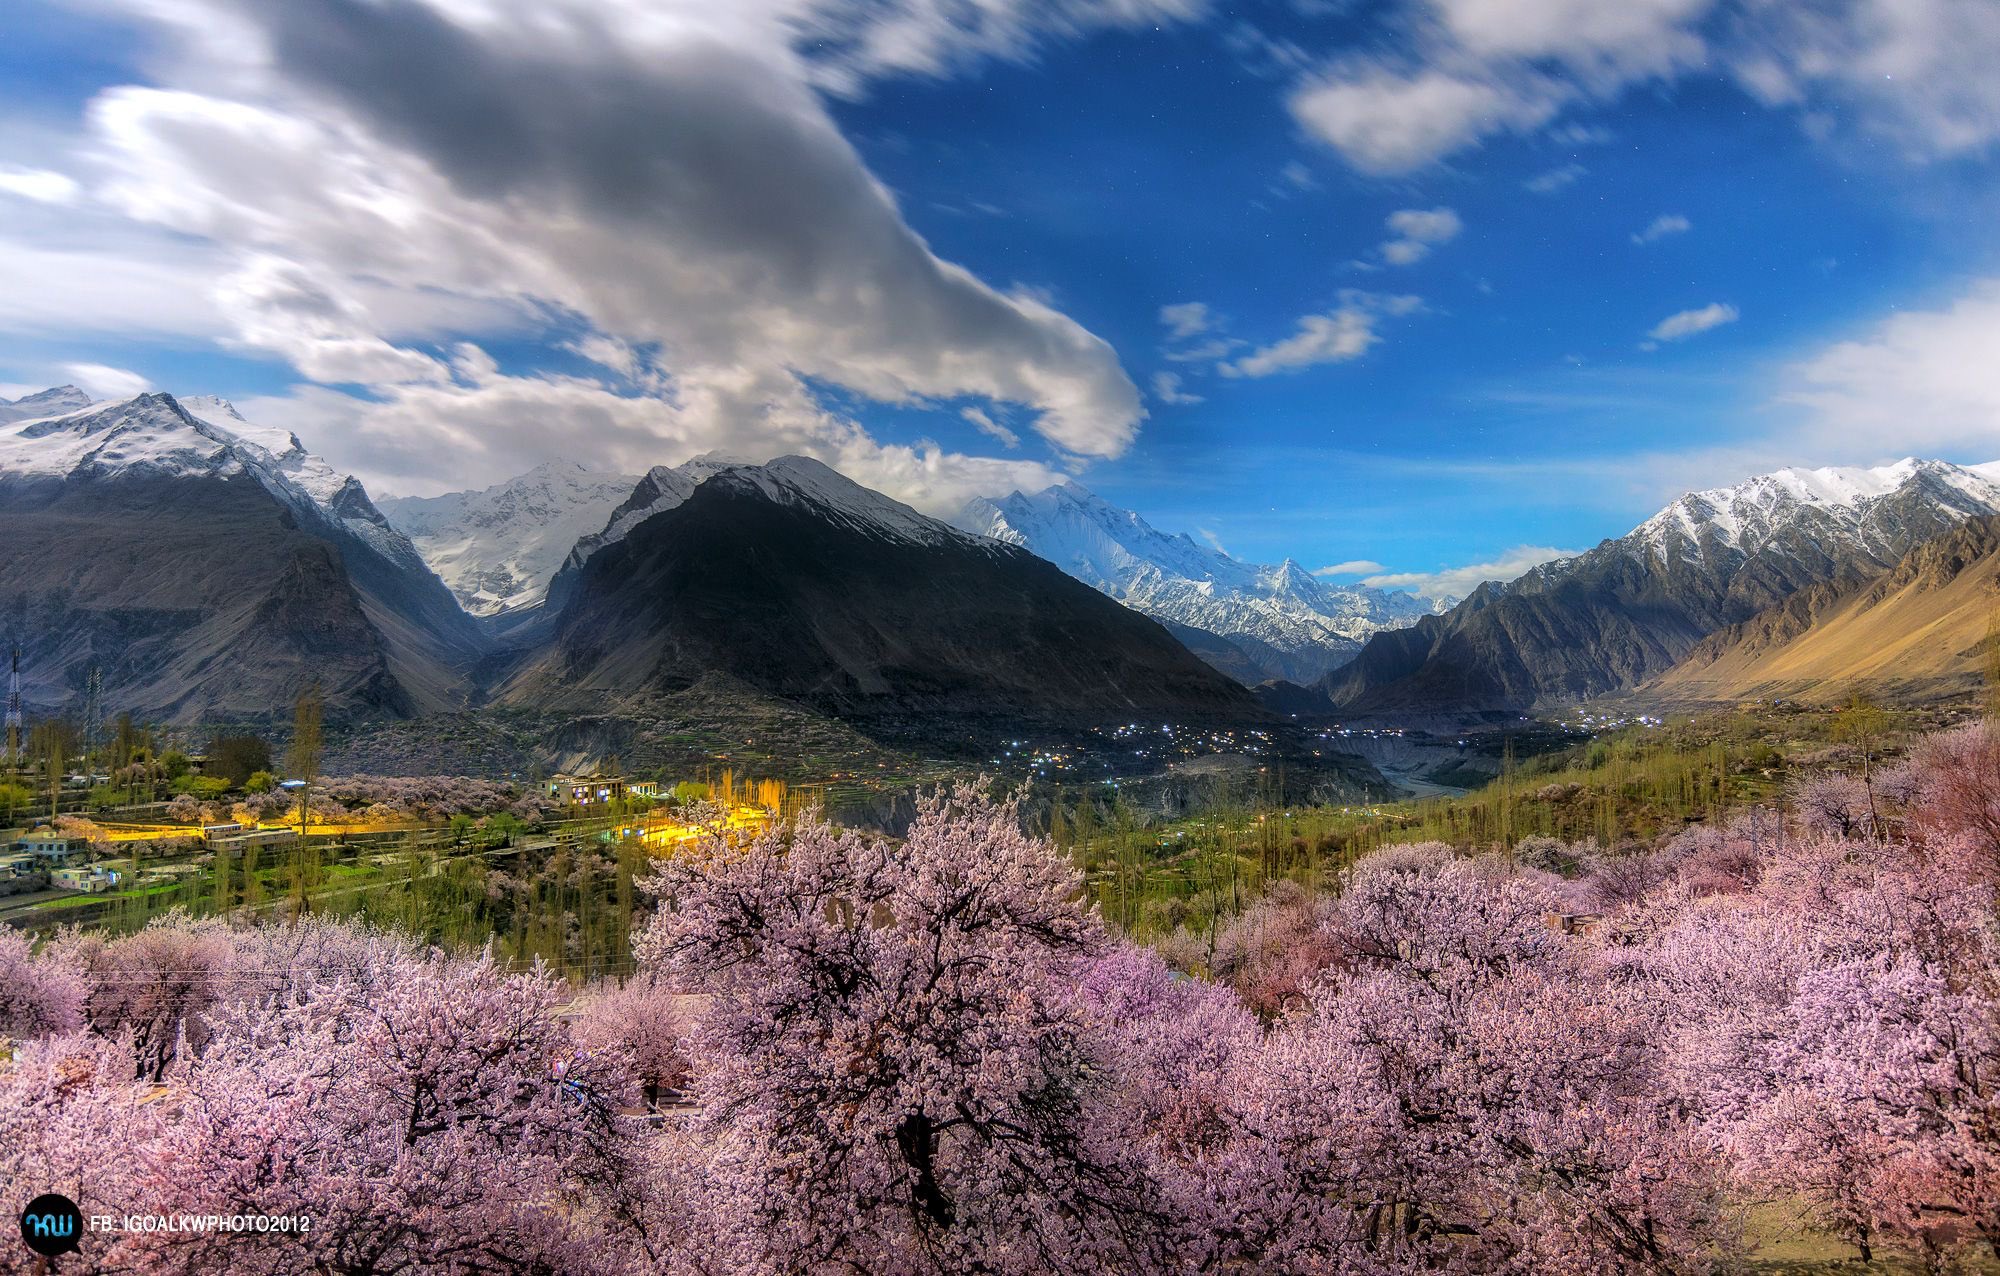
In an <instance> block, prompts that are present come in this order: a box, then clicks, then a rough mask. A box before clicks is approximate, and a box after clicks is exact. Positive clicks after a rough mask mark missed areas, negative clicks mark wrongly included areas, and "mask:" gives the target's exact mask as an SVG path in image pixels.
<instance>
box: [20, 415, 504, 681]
mask: <svg viewBox="0 0 2000 1276" xmlns="http://www.w3.org/2000/svg"><path fill="white" fill-rule="evenodd" d="M59 402H61V403H62V405H64V406H66V401H59ZM0 544H5V545H6V546H7V548H8V552H7V553H6V554H5V555H4V556H0V641H4V642H5V643H7V644H19V645H20V646H21V647H22V649H23V670H24V673H25V675H26V677H25V682H26V687H25V691H26V697H27V699H28V700H30V701H31V702H33V703H35V704H38V705H43V706H51V707H61V706H69V705H73V704H74V703H75V702H76V700H77V699H78V697H79V696H80V695H81V692H82V689H83V686H84V684H85V681H86V678H87V673H88V670H89V669H90V668H91V667H92V666H95V667H97V668H98V669H99V670H100V672H101V674H102V677H103V686H104V699H105V703H106V704H110V705H116V706H118V707H119V708H121V709H129V710H131V711H132V712H134V713H135V714H139V715H140V716H142V717H152V718H159V719H167V720H178V721H193V720H198V719H217V718H250V717H262V716H270V715H281V714H283V713H287V712H289V709H290V705H291V701H292V699H293V698H294V697H295V696H296V694H297V693H298V691H299V690H300V689H301V688H302V687H303V686H304V685H305V684H306V683H307V682H308V681H310V680H313V679H318V680H319V681H320V683H321V684H322V686H323V688H324V689H325V691H326V693H327V697H328V703H329V711H330V712H332V713H333V714H335V715H343V714H345V715H356V714H359V715H364V716H365V715H403V714H410V713H416V712H421V711H424V710H427V709H434V708H448V707H452V706H454V705H457V704H460V703H462V702H463V699H464V695H465V690H466V684H465V674H466V672H467V670H468V669H469V668H470V666H471V665H472V663H473V662H474V661H475V660H476V659H477V658H478V656H479V654H480V652H481V648H482V645H483V643H482V639H481V637H480V635H479V633H478V631H477V629H476V627H475V626H474V625H473V623H472V621H471V620H470V618H469V617H467V616H466V615H465V613H464V612H463V611H461V610H460V609H459V607H458V606H457V605H456V603H454V602H453V600H452V598H451V595H450V594H449V592H448V591H446V590H445V588H444V586H443V584H442V583H441V582H439V581H438V579H437V578H436V577H435V576H433V575H432V574H431V573H430V571H429V570H428V569H427V568H426V567H425V566H424V565H423V562H422V560H421V558H420V557H419V556H418V555H417V553H416V550H415V548H414V547H413V546H412V545H411V544H410V543H409V541H408V539H407V538H405V537H404V536H402V534H401V533H399V532H397V531H395V529H393V528H392V527H390V526H389V524H388V522H387V520H385V519H384V518H383V517H382V515H381V514H380V512H379V511H377V510H376V509H375V508H374V506H373V505H372V504H371V503H370V502H369V500H368V495H367V493H366V491H365V490H363V488H362V486H361V485H360V484H359V483H358V482H356V481H355V480H353V479H352V478H351V477H349V476H346V475H341V474H338V473H336V472H335V471H333V470H332V468H331V467H329V466H327V465H326V463H325V462H324V461H321V460H320V459H319V458H317V457H314V456H312V455H311V454H309V453H307V452H306V450H305V449H304V448H303V447H302V446H300V444H299V442H298V440H297V439H296V438H295V437H293V436H291V435H290V434H288V433H285V432H283V431H270V430H264V429H260V428H259V427H257V426H254V425H252V424H251V423H249V422H247V421H244V420H243V419H242V418H241V417H240V416H238V415H237V414H236V413H235V411H234V409H232V408H230V407H229V405H228V404H226V403H223V402H222V401H220V400H215V399H202V398H195V399H190V400H188V401H187V402H182V401H180V400H177V399H175V398H174V397H173V396H171V395H167V394H142V395H139V396H137V397H135V398H132V399H129V400H125V401H122V402H116V403H98V404H91V405H89V406H87V407H85V408H83V409H81V410H77V411H70V412H66V413H62V414H59V415H55V416H49V417H41V418H18V419H16V420H14V421H11V422H8V423H6V424H4V425H0Z"/></svg>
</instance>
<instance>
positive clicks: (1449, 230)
mask: <svg viewBox="0 0 2000 1276" xmlns="http://www.w3.org/2000/svg"><path fill="white" fill-rule="evenodd" d="M1386 225H1387V226H1388V227H1389V229H1390V231H1392V232H1393V233H1394V235H1395V237H1394V238H1393V239H1389V240H1387V241H1385V242H1384V243H1383V244H1382V260H1384V261H1386V262H1388V263H1389V264H1390V265H1392V266H1407V265H1409V264H1410V263H1411V262H1415V261H1421V260H1422V259H1423V258H1425V257H1427V256H1429V255H1430V251H1431V249H1432V248H1434V247H1436V246H1437V245H1439V244H1443V243H1449V242H1450V241H1451V240H1453V239H1456V238H1457V237H1458V234H1459V232H1460V231H1462V230H1464V229H1465V223H1464V222H1462V221H1460V220H1459V217H1458V214H1457V213H1456V212H1454V211H1452V210H1451V209H1449V208H1430V209H1424V208H1405V209H1401V210H1399V211H1397V212H1393V213H1390V214H1389V218H1388V221H1387V222H1386Z"/></svg>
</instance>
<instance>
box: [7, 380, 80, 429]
mask: <svg viewBox="0 0 2000 1276" xmlns="http://www.w3.org/2000/svg"><path fill="white" fill-rule="evenodd" d="M90 402H91V400H90V396H89V395H87V394H85V393H84V392H83V391H81V390H79V389H77V388H76V387H75V386H73V385H59V386H56V387H54V388H52V389H48V390H40V391H37V392H36V393H34V394H29V395H23V396H22V397H21V398H18V399H12V400H9V399H0V423H4V422H7V421H32V420H36V419H37V418H40V417H45V416H61V415H62V414H64V413H66V412H81V411H82V410H83V409H85V408H87V407H89V406H90Z"/></svg>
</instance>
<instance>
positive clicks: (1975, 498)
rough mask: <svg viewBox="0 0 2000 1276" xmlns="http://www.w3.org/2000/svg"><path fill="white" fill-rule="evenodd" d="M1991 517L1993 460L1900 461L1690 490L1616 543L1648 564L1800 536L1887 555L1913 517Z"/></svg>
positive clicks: (1999, 485)
mask: <svg viewBox="0 0 2000 1276" xmlns="http://www.w3.org/2000/svg"><path fill="white" fill-rule="evenodd" d="M1996 512H2000V462H1992V463H1988V464H1986V465H1976V466H1960V465H1953V464H1951V463H1950V462H1948V461H1930V460H1919V459H1917V458H1915V457H1906V458H1904V459H1903V460H1900V461H1897V462H1895V463H1894V464H1891V465H1880V466H1873V467H1863V466H1828V467H1825V468H1821V469H1803V468H1786V469H1781V470H1777V471H1774V472H1773V473H1770V474H1760V475H1758V476H1757V477H1755V478H1751V479H1747V480H1745V481H1744V482H1741V483H1738V484H1735V485H1734V486H1731V487H1720V488H1711V489H1708V490H1706V491H1700V492H1690V493H1688V494H1686V495H1684V496H1682V497H1680V498H1679V499H1678V500H1676V501H1674V502H1673V503H1672V504H1670V505H1668V506H1667V507H1666V508H1665V509H1663V510H1661V511H1660V512H1659V513H1658V514H1655V515H1654V516H1653V517H1651V518H1649V519H1647V520H1646V521H1645V522H1644V523H1642V524H1640V525H1639V526H1638V527H1637V528H1635V529H1634V530H1633V531H1632V532H1631V533H1630V534H1629V535H1628V536H1626V537H1625V538H1624V539H1623V541H1622V542H1620V543H1621V544H1624V545H1626V546H1628V547H1629V548H1631V549H1635V550H1638V551H1640V552H1642V553H1644V554H1646V555H1648V556H1650V557H1651V558H1653V559H1655V560H1656V561H1659V562H1662V563H1670V562H1673V561H1675V560H1684V561H1690V562H1696V563H1704V564H1708V563H1710V560H1712V559H1718V558H1720V559H1722V560H1729V559H1734V558H1737V557H1748V556H1751V555H1755V554H1758V553H1760V552H1763V551H1764V550H1765V549H1767V548H1768V547H1771V546H1773V545H1775V544H1777V543H1778V542H1780V541H1781V540H1783V539H1785V538H1786V537H1787V536H1788V535H1794V534H1809V535H1811V536H1812V537H1814V538H1815V539H1816V540H1817V541H1818V542H1820V543H1821V545H1820V547H1821V548H1822V549H1823V550H1826V551H1828V552H1835V551H1840V550H1859V551H1861V552H1864V553H1866V554H1868V555H1871V556H1874V557H1882V556H1884V555H1887V556H1888V557H1890V558H1894V557H1896V556H1898V555H1897V553H1896V551H1895V550H1894V546H1895V545H1896V544H1897V543H1899V542H1900V541H1901V540H1903V539H1906V538H1905V537H1903V536H1902V535H1901V533H1902V531H1903V530H1904V527H1905V524H1907V522H1908V521H1909V518H1910V517H1911V516H1912V515H1913V514H1918V515H1921V516H1928V517H1932V518H1935V517H1940V516H1941V517H1944V518H1947V519H1951V520H1954V521H1957V520H1962V519H1965V518H1969V517H1973V516H1976V515H1981V514H1991V513H1996Z"/></svg>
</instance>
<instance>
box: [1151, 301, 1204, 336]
mask: <svg viewBox="0 0 2000 1276" xmlns="http://www.w3.org/2000/svg"><path fill="white" fill-rule="evenodd" d="M1160 322H1161V323H1163V324H1165V325H1166V327H1167V339H1168V340H1169V341H1186V340H1187V339H1188V338H1190V337H1198V336H1200V335H1201V334H1202V333H1204V332H1207V331H1208V330H1209V329H1210V328H1211V327H1213V326H1214V323H1215V318H1214V316H1213V315H1211V314H1209V312H1208V303H1206V302H1202V301H1179V302H1175V303H1174V304H1173V305H1170V306H1161V307H1160Z"/></svg>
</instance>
